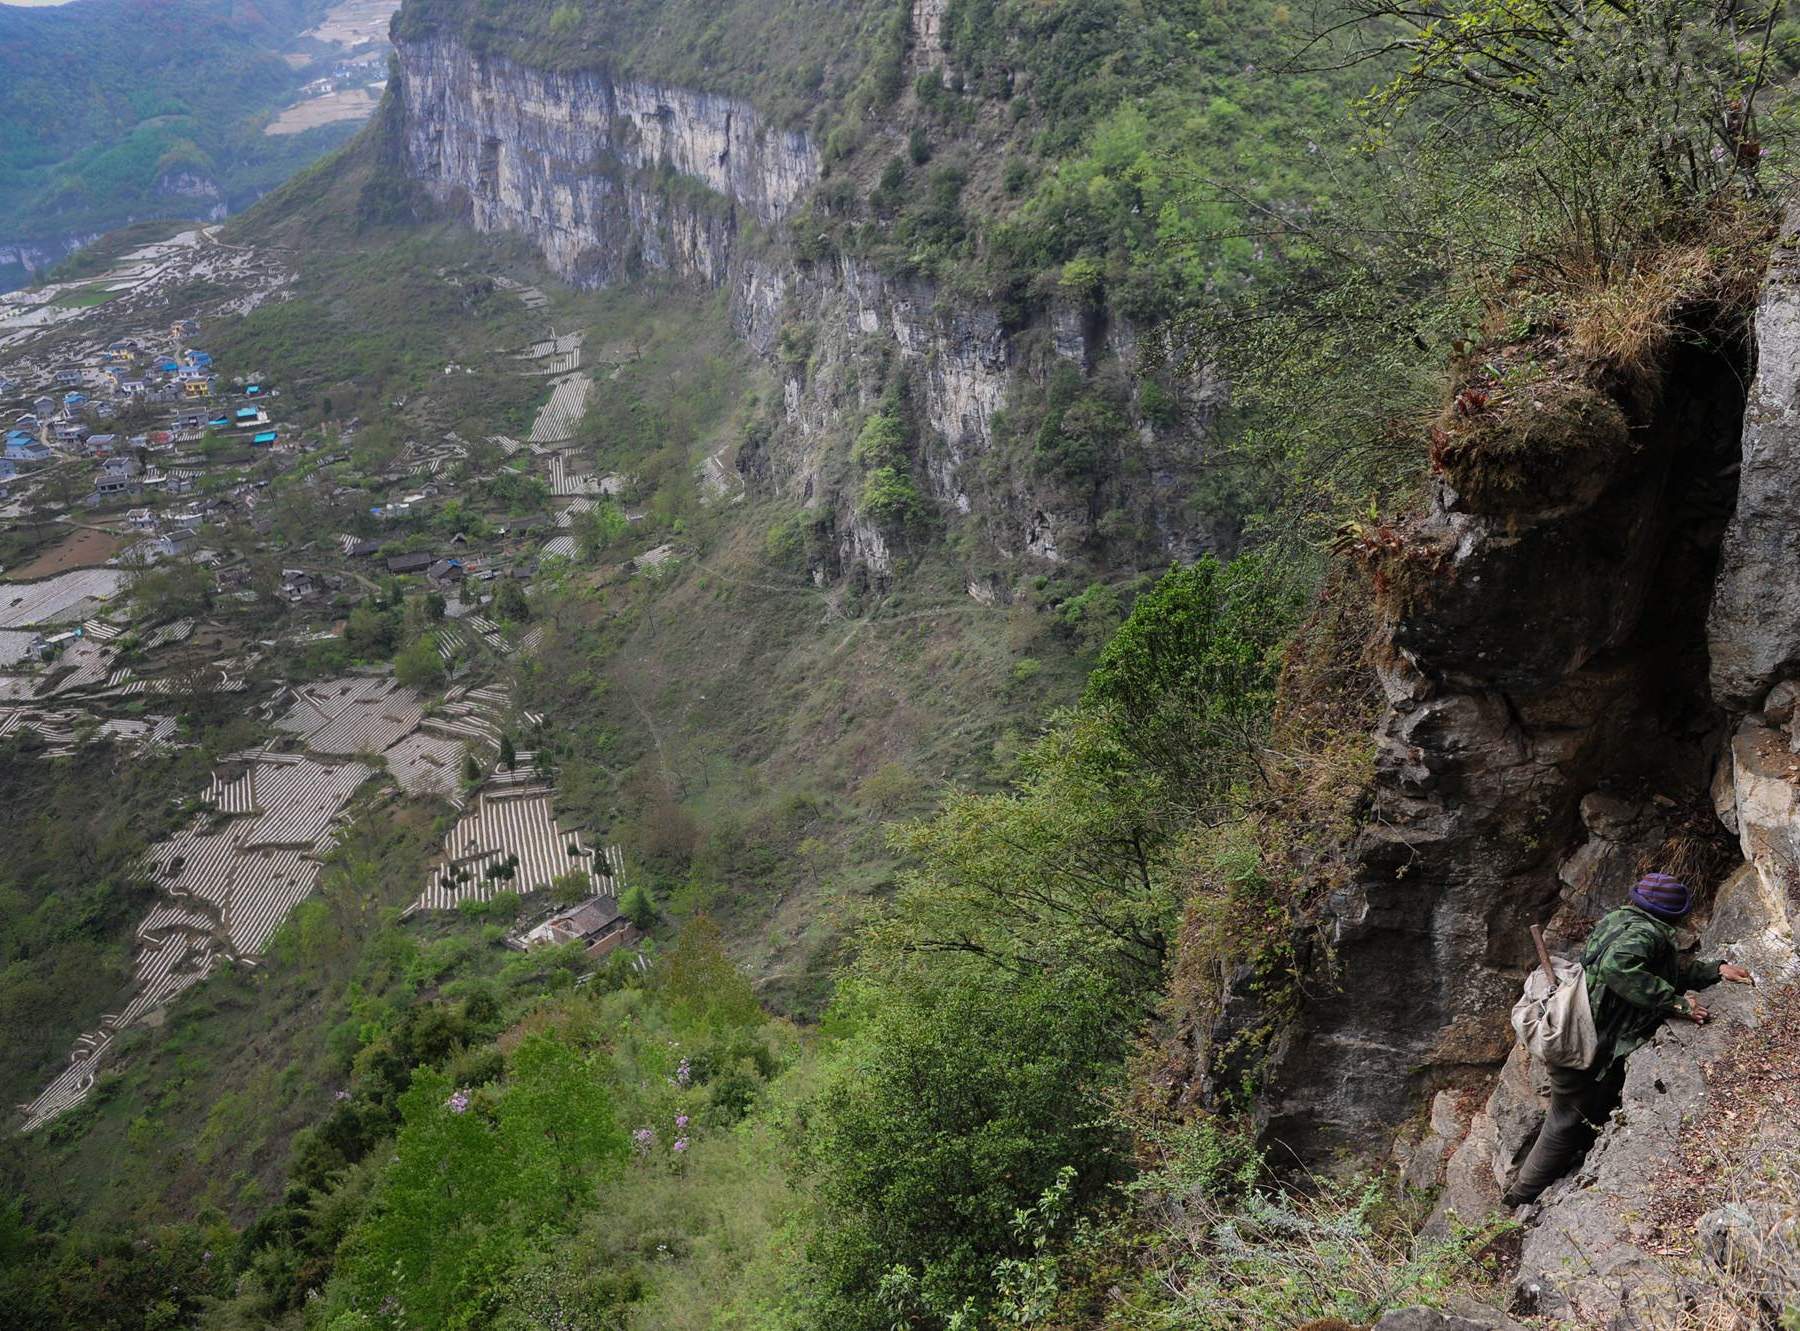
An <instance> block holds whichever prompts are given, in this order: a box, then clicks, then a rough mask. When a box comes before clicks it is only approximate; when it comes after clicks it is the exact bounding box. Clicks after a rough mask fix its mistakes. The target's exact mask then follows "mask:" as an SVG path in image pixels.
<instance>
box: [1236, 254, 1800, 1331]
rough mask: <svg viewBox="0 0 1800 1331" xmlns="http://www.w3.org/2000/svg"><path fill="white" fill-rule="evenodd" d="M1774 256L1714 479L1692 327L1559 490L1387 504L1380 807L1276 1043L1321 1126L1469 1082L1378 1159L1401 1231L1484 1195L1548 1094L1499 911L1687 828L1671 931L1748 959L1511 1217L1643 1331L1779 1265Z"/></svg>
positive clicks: (1784, 435) (1790, 747)
mask: <svg viewBox="0 0 1800 1331" xmlns="http://www.w3.org/2000/svg"><path fill="white" fill-rule="evenodd" d="M1794 263H1795V256H1794V254H1793V252H1792V250H1790V249H1783V250H1782V251H1781V252H1780V253H1779V254H1778V256H1777V259H1776V265H1775V267H1774V269H1773V271H1772V272H1771V275H1770V278H1769V283H1768V290H1767V294H1766V297H1765V299H1764V301H1763V303H1762V305H1761V307H1760V309H1759V311H1758V316H1757V320H1756V331H1757V337H1758V343H1759V345H1758V367H1757V373H1756V377H1755V380H1754V382H1753V383H1752V385H1751V387H1750V389H1749V393H1748V401H1747V403H1746V404H1745V409H1744V410H1743V413H1742V419H1743V422H1744V428H1743V431H1742V437H1741V449H1742V457H1743V485H1742V487H1741V489H1740V488H1737V487H1736V486H1735V485H1734V481H1735V477H1736V471H1737V467H1736V466H1735V463H1736V461H1737V458H1738V450H1739V447H1740V439H1739V435H1738V431H1737V430H1736V428H1735V424H1736V417H1737V413H1736V412H1735V411H1734V409H1733V407H1734V402H1733V399H1734V390H1733V387H1732V383H1731V366H1730V364H1729V359H1728V358H1727V357H1723V356H1720V357H1716V358H1715V359H1714V360H1713V362H1712V363H1711V365H1710V366H1709V365H1708V364H1707V363H1705V361H1704V360H1703V359H1701V358H1697V357H1694V356H1688V357H1686V358H1685V360H1684V361H1681V362H1678V363H1677V364H1676V365H1675V366H1673V367H1672V368H1671V374H1670V377H1669V378H1668V379H1667V380H1666V381H1665V388H1664V391H1663V393H1662V395H1661V398H1660V400H1659V401H1657V402H1654V403H1642V402H1640V403H1638V404H1637V405H1636V406H1635V407H1628V417H1629V419H1630V424H1631V427H1632V429H1631V447H1630V448H1629V449H1628V450H1627V451H1625V452H1623V453H1620V452H1616V451H1613V452H1609V453H1608V454H1607V457H1608V459H1609V465H1608V468H1607V469H1606V470H1605V472H1604V474H1602V475H1600V476H1598V477H1596V476H1594V475H1592V474H1588V475H1585V476H1584V485H1583V486H1582V487H1580V489H1581V493H1580V494H1579V495H1578V496H1576V497H1575V498H1571V497H1570V495H1569V494H1563V495H1561V496H1560V497H1559V499H1558V500H1557V502H1554V503H1549V502H1546V503H1545V504H1543V505H1542V506H1541V507H1539V508H1537V509H1536V510H1533V509H1530V508H1523V509H1521V508H1519V507H1518V506H1517V505H1516V504H1515V505H1513V506H1512V507H1511V508H1510V510H1509V511H1508V512H1507V513H1506V514H1504V515H1499V514H1486V513H1483V512H1482V511H1480V506H1479V505H1476V504H1473V503H1471V502H1470V500H1469V499H1468V497H1467V496H1464V495H1459V494H1458V493H1457V492H1456V491H1455V490H1454V489H1453V488H1452V487H1451V486H1450V484H1449V483H1448V481H1445V482H1443V483H1442V484H1440V486H1439V489H1438V493H1437V495H1436V497H1435V501H1434V503H1433V505H1432V507H1431V510H1430V512H1429V513H1427V514H1426V515H1425V516H1424V517H1423V518H1422V519H1421V520H1419V521H1418V522H1417V523H1415V524H1414V525H1413V526H1412V527H1411V528H1410V529H1409V530H1408V531H1407V532H1406V533H1405V539H1406V541H1407V542H1409V543H1410V545H1411V548H1412V549H1414V550H1418V551H1424V552H1426V554H1427V556H1428V557H1427V558H1423V559H1419V560H1417V561H1415V562H1414V563H1413V564H1412V566H1411V568H1412V570H1413V571H1414V572H1415V576H1416V571H1417V570H1419V569H1425V570H1428V571H1430V572H1431V573H1432V574H1435V575H1436V576H1437V579H1438V580H1437V581H1436V582H1435V583H1434V584H1432V585H1426V586H1423V587H1420V586H1417V585H1409V586H1407V587H1405V588H1403V589H1402V592H1401V593H1400V594H1395V595H1393V597H1392V604H1393V609H1392V611H1391V614H1390V621H1389V622H1390V635H1389V637H1390V642H1391V644H1392V646H1393V647H1394V648H1395V649H1396V650H1395V651H1394V653H1393V658H1394V664H1392V665H1390V666H1388V667H1387V668H1386V671H1385V677H1384V682H1385V683H1386V685H1387V688H1388V697H1389V700H1390V706H1389V708H1388V711H1387V714H1386V717H1385V720H1384V722H1383V725H1382V728H1381V734H1380V740H1381V744H1382V758H1381V763H1380V766H1379V769H1378V789H1377V791H1376V804H1377V807H1376V817H1375V818H1374V819H1373V820H1372V821H1373V823H1374V826H1373V827H1372V829H1371V830H1369V831H1367V832H1365V834H1364V835H1363V838H1362V842H1361V843H1360V844H1359V845H1358V846H1357V847H1356V851H1357V863H1358V864H1359V865H1360V872H1359V873H1358V874H1357V876H1356V877H1355V879H1354V880H1353V881H1352V882H1351V883H1350V884H1349V885H1348V886H1347V887H1346V888H1345V889H1344V890H1343V891H1341V892H1340V893H1339V894H1338V896H1337V897H1336V898H1335V899H1334V900H1333V902H1332V903H1331V910H1330V913H1329V922H1330V925H1331V927H1332V929H1333V931H1334V936H1333V942H1334V944H1335V957H1334V960H1335V964H1336V966H1337V980H1338V987H1337V988H1336V989H1335V990H1334V991H1333V992H1332V994H1331V996H1330V997H1329V998H1328V999H1322V1000H1320V1001H1318V1002H1317V1004H1316V1005H1315V1006H1313V1007H1311V1008H1309V1009H1308V1010H1307V1011H1306V1012H1305V1013H1304V1014H1303V1017H1302V1026H1301V1033H1300V1034H1298V1035H1295V1034H1290V1037H1289V1039H1288V1040H1287V1041H1286V1043H1285V1045H1284V1046H1283V1048H1284V1054H1283V1056H1282V1057H1281V1058H1280V1059H1279V1060H1278V1061H1277V1062H1276V1064H1275V1067H1274V1082H1275V1086H1276V1088H1277V1093H1278V1096H1279V1099H1278V1102H1277V1103H1278V1109H1277V1112H1276V1113H1275V1115H1274V1118H1273V1120H1272V1127H1273V1128H1274V1129H1275V1130H1276V1131H1277V1132H1279V1133H1282V1134H1283V1135H1284V1136H1287V1137H1288V1138H1289V1139H1290V1140H1298V1141H1301V1142H1303V1143H1306V1144H1308V1145H1311V1146H1313V1147H1314V1148H1315V1149H1316V1148H1317V1147H1318V1146H1320V1145H1322V1144H1325V1143H1334V1142H1353V1141H1354V1139H1355V1136H1356V1135H1357V1133H1359V1132H1361V1133H1365V1134H1368V1135H1374V1134H1378V1133H1380V1132H1382V1131H1383V1130H1384V1122H1385V1124H1391V1123H1393V1122H1396V1121H1398V1120H1399V1119H1400V1118H1403V1117H1404V1116H1405V1115H1406V1113H1407V1112H1408V1107H1409V1106H1411V1107H1412V1109H1413V1112H1415V1113H1416V1112H1417V1108H1418V1106H1419V1105H1420V1104H1421V1102H1422V1100H1423V1096H1422V1092H1424V1091H1428V1090H1431V1089H1432V1088H1433V1087H1434V1086H1435V1085H1437V1084H1439V1083H1441V1082H1449V1083H1451V1084H1452V1085H1453V1086H1457V1085H1460V1086H1464V1087H1477V1086H1478V1087H1481V1088H1482V1089H1483V1090H1484V1091H1485V1096H1484V1097H1482V1098H1478V1107H1477V1108H1475V1109H1474V1110H1473V1111H1471V1112H1467V1113H1466V1114H1458V1115H1451V1114H1448V1113H1446V1112H1445V1110H1446V1107H1447V1106H1448V1105H1451V1104H1454V1105H1457V1106H1458V1107H1459V1108H1460V1107H1461V1106H1464V1105H1466V1104H1467V1103H1468V1098H1467V1097H1468V1096H1469V1094H1470V1092H1469V1091H1468V1090H1467V1089H1464V1090H1463V1091H1461V1092H1460V1093H1454V1092H1451V1091H1439V1092H1438V1093H1437V1095H1436V1096H1435V1098H1433V1099H1432V1100H1431V1110H1430V1115H1429V1127H1428V1128H1426V1129H1425V1130H1424V1131H1423V1134H1422V1135H1421V1136H1419V1137H1418V1138H1417V1140H1415V1141H1413V1142H1412V1143H1411V1144H1410V1145H1409V1146H1408V1147H1407V1148H1406V1149H1404V1150H1403V1151H1402V1152H1401V1163H1402V1168H1403V1177H1404V1178H1405V1180H1406V1181H1407V1182H1408V1183H1409V1184H1412V1185H1414V1186H1433V1185H1435V1186H1439V1187H1440V1188H1441V1191H1440V1195H1439V1203H1438V1209H1437V1213H1436V1214H1435V1215H1434V1217H1433V1220H1432V1222H1431V1223H1430V1224H1429V1225H1428V1226H1427V1231H1426V1233H1427V1236H1428V1237H1429V1236H1431V1235H1439V1236H1441V1235H1443V1234H1445V1233H1447V1232H1448V1231H1449V1226H1450V1221H1451V1219H1452V1218H1453V1217H1454V1218H1456V1219H1459V1220H1461V1221H1463V1222H1465V1223H1474V1222H1477V1221H1479V1220H1481V1219H1482V1218H1484V1217H1486V1216H1488V1215H1491V1214H1493V1213H1494V1212H1495V1211H1496V1210H1497V1209H1498V1202H1499V1197H1500V1195H1501V1192H1502V1190H1503V1189H1504V1187H1505V1186H1506V1184H1507V1183H1508V1182H1509V1181H1510V1179H1511V1177H1512V1175H1513V1173H1514V1172H1515V1171H1516V1169H1517V1167H1518V1165H1519V1163H1520V1162H1521V1161H1522V1160H1523V1158H1524V1156H1525V1154H1526V1153H1527V1152H1528V1151H1529V1149H1530V1146H1531V1144H1532V1141H1533V1140H1534V1138H1535V1136H1536V1133H1537V1131H1538V1129H1539V1127H1540V1125H1541V1122H1542V1119H1543V1113H1544V1106H1545V1103H1546V1087H1545V1085H1544V1083H1543V1079H1542V1072H1541V1069H1536V1068H1534V1067H1532V1066H1531V1064H1530V1063H1529V1061H1528V1060H1527V1059H1526V1057H1525V1055H1524V1053H1523V1051H1522V1050H1519V1049H1517V1048H1514V1047H1512V1044H1511V1040H1510V1037H1509V1035H1508V1034H1507V1032H1506V1031H1505V1029H1504V1019H1505V1013H1506V1010H1507V1008H1508V1006H1509V1005H1510V1002H1511V999H1512V998H1513V996H1514V995H1515V994H1516V992H1517V986H1518V982H1519V979H1520V977H1521V975H1522V973H1523V971H1524V969H1525V968H1526V967H1527V966H1529V964H1530V956H1529V953H1528V951H1527V946H1528V945H1527V944H1526V942H1525V926H1526V924H1528V923H1529V922H1531V921H1532V920H1543V919H1551V920H1552V923H1553V929H1552V933H1553V939H1554V938H1560V940H1561V941H1563V942H1564V943H1565V944H1566V943H1572V942H1573V941H1575V940H1578V939H1579V938H1580V937H1581V936H1582V934H1583V933H1584V931H1585V928H1586V926H1587V924H1588V923H1589V922H1591V920H1592V919H1593V917H1594V916H1595V915H1596V914H1598V913H1600V912H1601V911H1603V910H1605V909H1608V908H1610V907H1611V906H1612V905H1615V904H1617V902H1618V901H1619V900H1620V899H1621V897H1622V895H1623V891H1624V889H1625V888H1626V887H1627V885H1628V884H1629V883H1630V881H1631V880H1632V879H1633V878H1635V877H1636V875H1637V874H1638V873H1640V872H1642V871H1643V870H1644V869H1646V868H1648V867H1651V865H1652V864H1656V865H1658V866H1659V867H1660V866H1661V865H1662V864H1663V863H1664V862H1665V860H1666V857H1668V856H1670V855H1672V854H1673V855H1682V856H1686V857H1687V860H1686V864H1687V866H1688V867H1685V868H1683V869H1682V872H1684V873H1690V875H1691V877H1692V879H1693V882H1694V885H1695V886H1696V887H1698V888H1699V889H1701V894H1702V906H1701V909H1700V911H1699V912H1698V913H1697V915H1696V917H1695V918H1696V920H1697V922H1698V923H1699V924H1700V925H1701V926H1702V929H1703V932H1702V934H1701V935H1700V937H1699V938H1698V939H1697V940H1694V939H1690V940H1689V941H1693V942H1697V943H1698V946H1699V947H1700V949H1701V951H1702V953H1703V954H1704V955H1706V956H1709V957H1723V958H1725V959H1728V960H1732V961H1735V962H1737V963H1739V964H1741V965H1744V966H1746V967H1748V968H1749V969H1750V970H1751V972H1752V973H1753V974H1754V975H1755V976H1756V978H1757V981H1758V983H1757V984H1756V985H1755V986H1753V987H1752V986H1739V985H1731V984H1726V985H1721V986H1719V987H1717V988H1715V989H1713V990H1711V991H1709V993H1708V994H1707V996H1706V1000H1705V1001H1706V1003H1707V1006H1708V1007H1709V1008H1710V1009H1711V1012H1712V1015H1713V1020H1712V1021H1711V1022H1710V1023H1708V1024H1706V1025H1704V1026H1697V1025H1694V1024H1691V1023H1687V1022H1678V1023H1670V1024H1667V1025H1665V1026H1664V1027H1663V1028H1662V1030H1661V1031H1660V1032H1659V1033H1658V1034H1657V1035H1656V1037H1655V1038H1654V1039H1653V1040H1652V1041H1651V1042H1650V1043H1649V1044H1648V1045H1646V1046H1645V1047H1644V1048H1643V1049H1641V1050H1639V1051H1638V1052H1637V1053H1635V1054H1634V1055H1633V1056H1632V1057H1631V1059H1630V1062H1629V1064H1628V1071H1627V1076H1626V1081H1625V1085H1624V1089H1623V1093H1622V1102H1621V1105H1620V1107H1619V1109H1618V1110H1617V1111H1616V1112H1615V1113H1614V1114H1613V1116H1612V1118H1611V1119H1610V1120H1609V1122H1608V1124H1607V1126H1606V1127H1605V1129H1604V1131H1603V1132H1602V1133H1601V1135H1600V1137H1599V1138H1598V1140H1597V1141H1596V1143H1595V1145H1594V1147H1593V1149H1592V1150H1591V1151H1590V1152H1589V1153H1588V1156H1587V1158H1586V1160H1585V1161H1584V1163H1583V1164H1582V1166H1581V1167H1580V1169H1579V1170H1578V1171H1576V1172H1575V1173H1574V1174H1572V1175H1571V1176H1570V1177H1568V1178H1566V1179H1564V1180H1562V1181H1561V1182H1559V1183H1558V1184H1556V1185H1555V1186H1554V1187H1552V1188H1551V1190H1550V1191H1548V1192H1547V1193H1546V1194H1545V1195H1544V1197H1543V1198H1542V1199H1540V1202H1539V1203H1538V1205H1537V1206H1535V1207H1533V1208H1529V1209H1528V1211H1527V1212H1526V1215H1525V1219H1526V1232H1525V1236H1524V1243H1523V1249H1522V1254H1521V1258H1520V1266H1519V1271H1518V1276H1517V1296H1518V1298H1519V1301H1520V1304H1521V1306H1522V1307H1523V1308H1525V1309H1526V1310H1529V1311H1532V1312H1536V1313H1540V1314H1544V1315H1547V1316H1548V1317H1550V1318H1552V1319H1553V1320H1555V1321H1557V1322H1558V1323H1559V1324H1573V1325H1580V1326H1584V1327H1606V1328H1608V1329H1609V1331H1630V1329H1633V1328H1646V1331H1647V1329H1648V1328H1652V1327H1662V1326H1669V1325H1674V1324H1676V1319H1677V1318H1678V1317H1679V1316H1682V1315H1686V1314H1687V1313H1688V1312H1691V1310H1692V1308H1693V1307H1694V1306H1695V1303H1696V1299H1697V1298H1698V1297H1699V1296H1700V1295H1702V1294H1704V1295H1705V1297H1707V1298H1708V1299H1719V1298H1735V1299H1739V1300H1740V1301H1741V1300H1745V1299H1747V1300H1749V1301H1751V1302H1752V1303H1754V1302H1756V1301H1758V1300H1760V1301H1761V1303H1762V1304H1763V1306H1764V1307H1765V1308H1767V1309H1770V1310H1775V1309H1777V1308H1780V1307H1784V1306H1786V1302H1787V1301H1791V1299H1792V1297H1793V1296H1794V1294H1795V1293H1796V1291H1800V1267H1797V1266H1796V1263H1795V1261H1794V1256H1793V1254H1794V1251H1795V1247H1794V1233H1795V1229H1794V1225H1795V1223H1796V1221H1795V1217H1796V1215H1797V1214H1800V1199H1797V1198H1796V1195H1795V1194H1796V1190H1795V1188H1794V1187H1793V1186H1792V1178H1793V1176H1794V1171H1795V1163H1796V1155H1795V1152H1796V1148H1795V1145H1794V1144H1795V1143H1796V1142H1800V1096H1796V1095H1794V1094H1793V1093H1792V1092H1791V1091H1790V1090H1788V1089H1787V1088H1786V1086H1785V1083H1787V1082H1789V1081H1792V1080H1793V1079H1794V1077H1795V1074H1796V1068H1795V1065H1794V1064H1793V1063H1789V1062H1784V1061H1783V1060H1784V1059H1787V1058H1789V1057H1790V1056H1791V1049H1792V1044H1793V1040H1792V1031H1793V1030H1795V1029H1797V1028H1800V990H1796V987H1795V986H1796V985H1800V955H1797V954H1796V950H1795V939H1794V928H1793V926H1794V921H1795V919H1796V914H1797V912H1800V722H1797V719H1796V717H1797V713H1800V707H1797V705H1796V704H1797V702H1800V558H1797V557H1796V556H1797V554H1800V501H1796V500H1795V499H1794V496H1795V495H1796V494H1800V416H1797V415H1796V411H1797V409H1800V400H1797V394H1800V288H1797V287H1796V285H1795V277H1794V272H1795V269H1794ZM1721 544H1722V546H1723V555H1722V557H1721V556H1720V554H1719V551H1720V547H1721ZM1599 591H1604V593H1605V594H1604V595H1599V594H1596V593H1597V592H1599ZM1714 818H1716V820H1717V821H1716V823H1712V820H1713V819H1714ZM1709 823H1712V826H1713V828H1714V830H1713V832H1712V833H1710V834H1709V833H1708V832H1707V831H1706V825H1707V824H1709ZM1726 833H1728V834H1729V836H1730V837H1732V838H1734V839H1735V841H1736V843H1737V852H1738V856H1740V857H1741V863H1739V865H1738V867H1737V868H1736V869H1735V870H1734V871H1731V870H1729V865H1728V859H1729V858H1732V857H1729V856H1722V855H1721V853H1720V852H1721V851H1722V850H1723V849H1724V847H1723V846H1722V845H1721V844H1720V843H1721V842H1722V839H1723V836H1724V834H1726ZM1396 977H1401V980H1400V981H1399V982H1397V980H1396ZM1502 1057H1504V1059H1505V1061H1504V1063H1503V1064H1502V1065H1501V1068H1500V1071H1499V1074H1498V1076H1497V1077H1494V1076H1493V1075H1492V1074H1491V1073H1488V1072H1487V1071H1485V1068H1487V1067H1491V1066H1492V1065H1493V1064H1494V1063H1496V1062H1499V1060H1500V1059H1501V1058H1502ZM1459 1117H1460V1118H1464V1119H1466V1122H1467V1129H1466V1131H1465V1132H1463V1133H1462V1134H1461V1136H1460V1138H1458V1137H1457V1135H1456V1133H1455V1126H1456V1121H1457V1119H1458V1118H1459ZM1309 1119H1313V1120H1316V1122H1317V1124H1319V1125H1323V1127H1324V1131H1322V1132H1321V1131H1318V1130H1317V1128H1316V1127H1315V1126H1314V1124H1312V1123H1309ZM1309 1128H1312V1129H1313V1130H1312V1131H1309V1130H1308V1129H1309ZM1447 1130H1448V1131H1447ZM1703 1263H1709V1264H1710V1265H1705V1264H1703Z"/></svg>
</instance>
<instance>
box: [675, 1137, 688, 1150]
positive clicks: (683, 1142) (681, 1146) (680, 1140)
mask: <svg viewBox="0 0 1800 1331" xmlns="http://www.w3.org/2000/svg"><path fill="white" fill-rule="evenodd" d="M674 1149H675V1150H676V1151H677V1152H680V1151H685V1150H687V1138H686V1137H677V1138H676V1139H675V1147H674Z"/></svg>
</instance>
